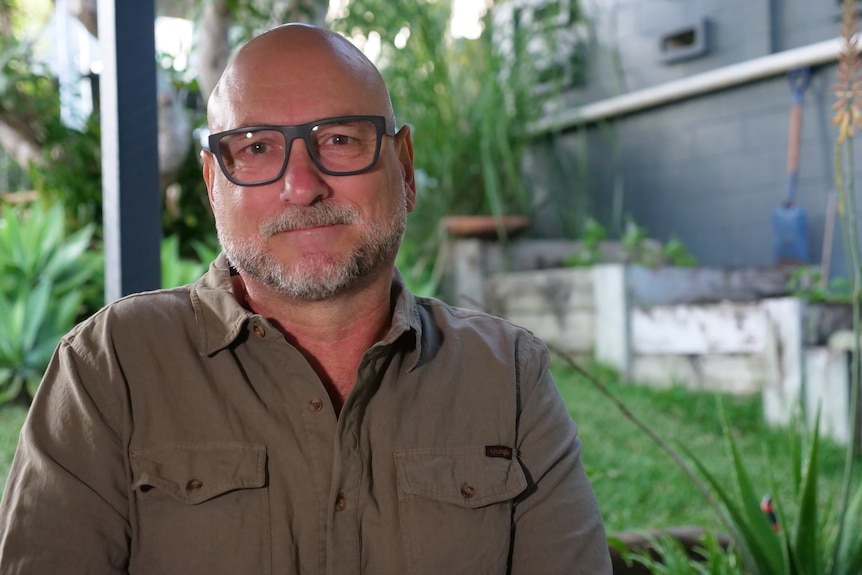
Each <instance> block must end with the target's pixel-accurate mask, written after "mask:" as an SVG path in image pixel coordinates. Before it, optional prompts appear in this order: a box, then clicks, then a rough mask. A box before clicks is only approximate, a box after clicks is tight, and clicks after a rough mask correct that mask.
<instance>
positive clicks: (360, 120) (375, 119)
mask: <svg viewBox="0 0 862 575" xmlns="http://www.w3.org/2000/svg"><path fill="white" fill-rule="evenodd" d="M384 134H386V135H387V136H394V135H395V128H394V127H393V126H392V125H391V123H390V122H389V121H387V119H386V118H385V117H383V116H339V117H337V118H326V119H323V120H316V121H314V122H309V123H307V124H302V125H299V126H249V127H246V128H236V129H235V130H228V131H226V132H218V133H216V134H212V135H210V136H209V149H210V151H211V152H212V153H213V155H215V157H216V160H218V163H219V166H220V167H221V169H222V172H224V175H225V176H227V179H228V180H230V181H231V182H233V183H234V184H236V185H238V186H262V185H265V184H271V183H272V182H275V181H277V180H279V179H281V177H282V176H283V175H284V171H285V169H287V161H288V158H289V156H290V147H291V145H292V144H293V141H294V140H295V139H297V138H301V139H302V140H304V141H305V147H306V149H307V150H308V155H309V156H310V157H311V159H312V161H313V162H314V164H315V165H316V166H317V168H318V169H319V170H320V171H321V172H323V173H324V174H328V175H330V176H353V175H355V174H361V173H363V172H367V171H368V170H370V169H371V168H372V167H374V164H376V163H377V158H378V157H379V156H380V143H381V141H382V140H383V135H384Z"/></svg>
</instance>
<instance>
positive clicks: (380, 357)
mask: <svg viewBox="0 0 862 575" xmlns="http://www.w3.org/2000/svg"><path fill="white" fill-rule="evenodd" d="M230 286H231V283H230V277H229V270H228V267H227V264H226V262H225V260H224V258H223V257H219V259H218V260H216V262H215V263H214V264H213V266H212V267H211V269H210V271H209V272H208V273H207V274H206V275H205V276H204V277H203V278H202V279H201V280H200V281H198V282H197V283H196V284H194V285H193V286H187V287H182V288H177V289H171V290H165V291H159V292H154V293H149V294H140V295H134V296H130V297H127V298H125V299H123V300H120V301H118V302H116V303H114V304H112V305H110V306H108V307H106V308H105V309H103V310H102V311H100V312H99V313H97V314H95V315H94V316H93V317H92V318H90V319H89V320H87V321H85V322H84V323H82V324H81V325H79V326H77V327H76V328H75V329H74V330H73V331H72V332H70V333H69V334H68V335H67V336H66V337H65V338H64V339H63V340H62V341H61V343H60V345H59V347H58V349H57V352H56V354H55V356H54V359H53V361H52V362H51V365H50V367H49V369H48V371H47V373H46V375H45V378H44V380H43V383H42V386H41V388H40V390H39V392H38V394H37V397H36V399H35V401H34V403H33V406H32V409H31V411H30V414H29V417H28V419H27V423H26V424H25V426H24V429H23V431H22V435H21V440H20V445H19V447H18V452H17V454H16V456H15V460H14V463H13V466H12V471H11V474H10V477H9V479H8V482H7V485H6V491H5V494H4V496H3V500H2V503H0V572H2V573H3V574H4V575H15V574H22V573H27V574H38V575H42V574H44V575H56V574H64V573H70V574H82V575H83V574H86V575H98V574H114V573H133V574H141V575H143V574H147V575H170V574H176V575H198V574H199V575H220V574H225V575H227V574H230V575H258V574H262V575H264V574H279V575H293V574H300V573H302V574H312V575H317V574H320V575H322V574H329V575H336V574H337V575H342V574H359V573H364V574H371V575H388V574H392V575H403V574H415V575H419V574H434V575H451V574H457V573H463V574H469V575H478V574H504V573H514V574H530V575H533V574H556V573H559V574H567V575H570V574H584V575H602V574H610V573H611V568H610V561H609V558H608V551H607V545H606V541H605V535H604V530H603V526H602V520H601V516H600V513H599V509H598V506H597V504H596V500H595V496H594V495H593V492H592V490H591V488H590V485H589V482H588V480H587V478H586V476H585V474H584V469H583V466H582V465H581V461H580V451H581V450H580V441H579V439H577V438H576V429H575V425H574V424H573V422H572V420H571V419H570V417H569V414H568V413H567V411H566V408H565V406H564V404H563V402H562V401H561V399H560V396H559V393H558V391H557V389H556V386H555V384H554V382H553V380H552V379H551V376H550V375H549V371H548V353H547V350H546V348H545V346H544V345H543V344H542V343H541V342H540V341H539V340H537V339H536V338H535V337H534V336H533V335H532V334H530V333H529V332H527V331H525V330H523V329H521V328H518V327H516V326H514V325H512V324H510V323H508V322H505V321H502V320H500V319H496V318H493V317H490V316H487V315H484V314H479V313H474V312H470V311H464V310H459V309H455V308H452V307H449V306H447V305H445V304H443V303H441V302H438V301H435V300H431V299H424V298H418V297H414V296H413V295H411V294H409V293H408V292H407V291H406V290H405V289H404V288H403V286H402V285H401V284H400V281H399V282H398V283H397V285H396V289H398V290H399V291H400V295H398V298H397V302H396V304H395V310H394V316H393V321H392V327H391V329H390V331H389V333H388V335H387V336H386V338H385V339H384V340H383V341H380V342H378V343H377V344H375V345H374V346H373V347H371V348H370V349H369V350H368V351H367V352H366V353H365V355H364V357H363V359H362V362H361V365H360V366H359V369H358V371H357V374H356V387H355V389H354V390H353V392H352V393H351V394H350V396H349V397H348V399H347V401H346V403H345V405H344V407H343V410H342V411H341V414H340V416H338V417H336V413H335V411H334V409H333V407H332V405H331V403H330V401H329V398H328V396H327V393H326V391H325V390H324V387H323V385H322V383H321V381H320V380H319V378H318V377H317V375H316V374H315V372H314V371H313V370H312V368H311V367H310V366H309V364H308V362H307V361H306V360H305V359H304V358H303V356H302V355H301V354H300V353H299V352H298V351H297V350H296V349H295V348H294V347H292V346H291V345H290V344H288V343H287V342H286V341H285V338H284V337H283V336H282V334H281V333H280V332H279V331H278V330H277V329H276V328H275V327H273V325H271V324H270V323H269V322H268V321H267V320H266V319H265V318H263V317H261V316H259V315H256V314H254V313H251V312H249V311H248V310H246V309H245V308H244V307H242V306H241V305H240V304H239V303H238V302H237V300H236V298H235V297H234V294H233V293H232V292H231V287H230Z"/></svg>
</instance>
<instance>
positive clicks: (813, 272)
mask: <svg viewBox="0 0 862 575" xmlns="http://www.w3.org/2000/svg"><path fill="white" fill-rule="evenodd" d="M787 288H788V290H789V291H790V294H791V295H792V296H794V297H798V298H800V299H804V300H805V301H809V302H829V303H850V302H851V300H852V298H853V285H852V284H851V283H850V281H849V280H848V279H847V278H843V277H835V278H832V279H831V280H829V281H828V282H824V281H823V277H822V275H821V271H820V268H819V267H817V266H799V267H797V268H796V269H795V270H793V273H792V274H791V275H790V278H789V279H788V280H787Z"/></svg>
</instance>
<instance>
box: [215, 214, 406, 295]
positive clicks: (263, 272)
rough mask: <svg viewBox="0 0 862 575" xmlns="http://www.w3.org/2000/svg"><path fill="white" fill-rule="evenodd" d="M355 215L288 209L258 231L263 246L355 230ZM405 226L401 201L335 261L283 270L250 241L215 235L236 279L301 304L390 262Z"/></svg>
mask: <svg viewBox="0 0 862 575" xmlns="http://www.w3.org/2000/svg"><path fill="white" fill-rule="evenodd" d="M360 221H361V216H360V214H359V211H358V210H356V209H355V208H353V207H352V206H346V205H342V204H331V203H329V202H326V201H323V202H319V203H317V204H314V205H312V206H310V207H306V208H292V209H290V210H288V211H284V212H281V213H279V214H278V215H276V216H274V217H272V218H270V219H269V220H267V221H265V222H263V223H262V224H261V225H260V226H259V232H260V237H261V238H263V240H264V242H265V241H266V240H267V239H269V238H270V237H272V236H273V235H275V234H277V233H280V232H285V231H292V230H300V229H304V228H309V227H316V226H326V225H335V224H346V225H351V224H356V223H359V222H360ZM406 222H407V207H406V204H405V203H404V202H403V201H402V203H401V205H400V206H399V209H398V210H397V211H396V213H395V214H393V217H392V218H391V219H390V220H389V221H387V222H382V223H376V224H374V225H372V226H371V227H369V228H366V229H365V230H364V232H363V234H362V237H361V238H360V241H359V243H358V244H357V245H356V246H355V248H354V249H353V250H351V252H350V253H348V254H346V255H345V256H343V257H342V258H341V259H340V260H335V261H333V260H326V261H321V260H314V261H301V262H298V263H297V264H295V265H292V266H285V265H282V264H281V263H280V262H279V261H278V259H277V258H276V257H274V256H273V255H272V254H271V253H269V252H268V251H267V250H266V249H264V247H265V245H260V244H258V243H257V242H255V241H242V240H240V241H235V240H234V239H232V238H229V237H226V236H225V235H224V234H223V232H222V230H221V229H218V238H219V242H220V243H221V245H222V247H223V249H224V252H225V255H226V256H227V258H228V259H229V260H230V261H231V263H232V264H233V265H234V267H236V269H237V270H239V272H240V273H241V274H248V275H249V276H250V277H251V278H253V279H255V280H256V281H258V282H259V283H261V284H263V285H266V286H268V287H270V288H272V289H274V290H276V291H278V292H280V293H283V294H285V295H289V296H291V297H293V298H296V299H300V300H305V301H321V300H325V299H328V298H330V297H333V296H335V295H337V294H339V293H341V292H343V291H346V290H347V289H348V288H350V287H352V286H354V285H356V284H357V283H359V282H360V281H361V280H362V279H363V278H365V277H366V276H367V275H368V274H370V273H371V272H373V271H374V270H375V269H377V268H378V267H379V266H381V265H382V264H383V263H384V262H385V261H387V260H389V259H390V258H394V256H395V253H396V252H397V251H398V247H399V246H400V245H401V240H402V238H403V236H404V230H405V228H406Z"/></svg>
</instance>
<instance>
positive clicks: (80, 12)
mask: <svg viewBox="0 0 862 575" xmlns="http://www.w3.org/2000/svg"><path fill="white" fill-rule="evenodd" d="M66 10H67V11H68V12H69V14H71V15H72V16H73V17H75V18H77V19H78V20H80V21H81V24H83V25H84V27H85V28H86V29H87V31H88V32H89V33H90V34H92V35H93V36H94V37H96V38H98V37H99V26H98V24H97V22H98V20H97V14H98V0H69V3H68V4H67V6H66Z"/></svg>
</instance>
